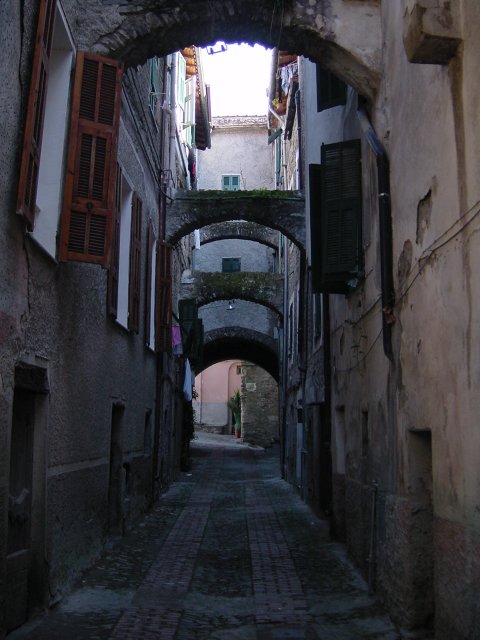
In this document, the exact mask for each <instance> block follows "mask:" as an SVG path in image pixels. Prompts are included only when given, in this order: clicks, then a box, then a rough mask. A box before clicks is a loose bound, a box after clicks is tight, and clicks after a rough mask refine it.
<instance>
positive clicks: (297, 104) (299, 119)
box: [295, 89, 303, 191]
mask: <svg viewBox="0 0 480 640" xmlns="http://www.w3.org/2000/svg"><path fill="white" fill-rule="evenodd" d="M295 109H296V111H297V135H298V189H299V191H301V190H302V189H303V148H302V112H301V105H300V89H298V91H297V93H296V94H295Z"/></svg>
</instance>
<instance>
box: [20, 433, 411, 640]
mask: <svg viewBox="0 0 480 640" xmlns="http://www.w3.org/2000/svg"><path fill="white" fill-rule="evenodd" d="M192 452H193V468H192V472H191V473H184V474H182V476H181V478H180V479H179V481H178V482H176V483H175V484H174V485H173V486H172V487H171V488H170V490H169V491H168V492H167V493H165V494H164V495H163V497H162V498H161V499H160V501H159V503H158V506H157V507H156V508H155V510H154V511H153V512H152V513H150V514H149V515H148V516H147V517H146V518H145V519H144V521H143V522H141V523H140V524H138V525H137V526H136V527H135V529H134V530H132V531H130V532H129V533H128V534H127V535H126V536H125V537H124V538H123V539H122V541H121V542H120V543H118V545H116V546H115V547H113V549H112V550H111V551H110V552H109V553H107V554H106V555H105V556H104V557H103V558H102V559H101V560H100V561H99V562H98V563H97V564H96V565H95V566H94V567H93V568H92V569H91V570H90V571H89V572H88V573H87V574H85V575H84V576H83V578H82V580H81V583H80V584H79V585H78V586H77V589H76V590H75V591H74V592H73V593H72V594H71V595H70V596H69V597H68V598H66V599H65V600H64V601H63V602H62V603H61V604H59V605H58V606H57V607H56V608H55V609H53V610H52V611H51V612H50V613H49V614H48V615H46V616H44V617H43V618H40V619H38V620H35V621H33V622H30V623H29V624H28V625H25V626H24V627H22V628H21V629H19V630H17V631H15V632H13V633H12V634H10V635H9V636H8V639H9V640H19V639H27V638H28V639H32V640H33V639H35V640H67V639H68V640H87V639H88V640H100V639H102V640H103V639H107V638H112V639H113V638H114V639H118V640H128V639H131V640H150V639H151V640H154V639H155V640H207V639H209V640H210V639H211V640H281V639H300V638H305V639H308V640H334V639H335V640H356V639H358V638H368V639H369V640H373V639H376V638H378V639H380V638H382V639H385V640H398V639H400V638H401V636H400V634H399V633H398V632H397V631H396V630H395V627H394V626H393V624H392V623H391V621H390V620H389V618H388V617H387V616H386V615H385V614H384V612H383V611H382V609H381V607H380V606H379V605H378V603H377V602H376V600H375V599H374V598H372V597H370V596H369V595H368V593H367V589H366V585H365V583H364V581H363V580H362V579H361V577H359V575H358V573H357V572H356V571H355V569H354V568H353V567H352V565H351V563H350V562H349V561H348V559H347V558H346V555H345V552H344V550H343V547H342V546H341V545H339V544H336V543H334V542H332V541H331V540H330V539H329V536H328V525H327V523H326V522H323V521H321V520H319V519H318V518H316V517H315V516H314V515H312V513H311V512H310V510H309V508H308V507H306V506H305V505H304V504H303V503H302V502H301V500H300V499H299V497H298V496H297V494H296V493H295V491H294V490H293V488H292V487H291V486H289V485H288V484H287V483H285V482H283V481H282V480H281V479H280V478H279V465H278V458H277V457H276V456H275V454H274V452H273V451H266V452H265V451H264V450H262V449H253V448H251V447H248V446H246V445H243V444H242V443H240V442H239V441H235V440H234V439H232V438H231V437H230V436H211V435H208V434H200V435H199V436H198V437H197V439H196V440H195V441H194V442H193V443H192Z"/></svg>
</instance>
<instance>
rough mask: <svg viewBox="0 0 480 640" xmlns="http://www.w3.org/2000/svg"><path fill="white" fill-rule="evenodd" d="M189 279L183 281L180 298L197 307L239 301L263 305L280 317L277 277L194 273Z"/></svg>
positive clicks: (280, 280) (280, 294) (280, 291)
mask: <svg viewBox="0 0 480 640" xmlns="http://www.w3.org/2000/svg"><path fill="white" fill-rule="evenodd" d="M188 275H189V276H190V277H188ZM188 275H185V276H184V277H183V279H182V284H181V289H180V297H181V298H195V300H196V301H197V305H198V306H199V307H201V306H203V305H207V304H210V303H211V302H215V301H217V300H231V299H238V300H248V301H250V302H255V303H257V304H261V305H264V306H266V307H268V308H269V309H272V311H275V312H276V313H277V315H278V316H279V317H282V315H283V310H282V305H283V275H282V274H280V273H255V272H254V273H252V272H250V273H248V272H236V273H219V272H206V271H193V272H191V274H188Z"/></svg>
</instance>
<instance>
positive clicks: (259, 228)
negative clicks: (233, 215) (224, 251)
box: [200, 220, 278, 250]
mask: <svg viewBox="0 0 480 640" xmlns="http://www.w3.org/2000/svg"><path fill="white" fill-rule="evenodd" d="M217 240H253V241H255V242H260V243H261V244H264V245H266V246H267V247H270V248H272V249H275V250H276V249H278V232H277V231H275V230H273V229H269V228H268V227H264V226H263V225H261V224H257V223H255V222H245V221H244V220H232V221H230V222H224V223H217V224H210V225H208V226H206V227H202V229H200V244H201V245H204V244H209V243H210V242H216V241H217Z"/></svg>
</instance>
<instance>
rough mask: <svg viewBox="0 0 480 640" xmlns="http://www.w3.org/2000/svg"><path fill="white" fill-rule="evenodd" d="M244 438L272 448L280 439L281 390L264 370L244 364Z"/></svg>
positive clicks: (249, 441) (255, 443)
mask: <svg viewBox="0 0 480 640" xmlns="http://www.w3.org/2000/svg"><path fill="white" fill-rule="evenodd" d="M241 393H242V438H243V439H244V441H246V442H248V443H250V444H254V445H258V446H260V447H269V446H271V445H272V443H273V442H277V441H278V438H279V423H278V387H277V383H276V382H275V380H274V379H273V378H272V377H271V376H270V375H269V374H268V373H267V372H266V371H264V370H263V369H261V368H260V367H256V366H254V365H252V364H250V363H248V362H242V392H241Z"/></svg>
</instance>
